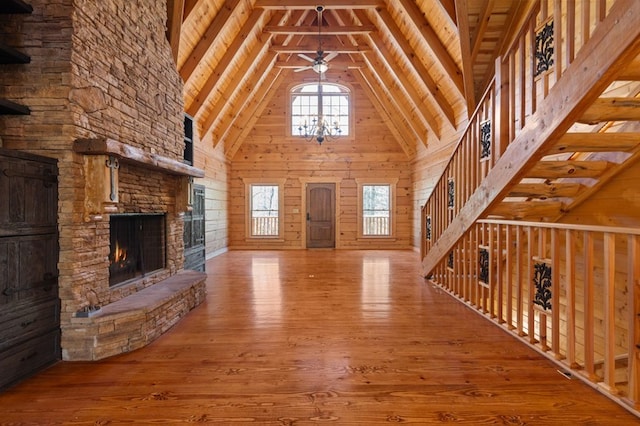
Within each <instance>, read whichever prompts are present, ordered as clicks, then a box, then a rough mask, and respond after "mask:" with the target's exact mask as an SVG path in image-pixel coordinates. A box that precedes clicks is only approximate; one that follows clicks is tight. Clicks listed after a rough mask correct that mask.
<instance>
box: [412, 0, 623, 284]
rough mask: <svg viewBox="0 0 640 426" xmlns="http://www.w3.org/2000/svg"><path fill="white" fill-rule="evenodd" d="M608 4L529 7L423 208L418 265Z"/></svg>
mask: <svg viewBox="0 0 640 426" xmlns="http://www.w3.org/2000/svg"><path fill="white" fill-rule="evenodd" d="M607 3H608V2H606V1H604V0H583V1H580V2H575V1H566V0H542V1H537V2H534V3H533V4H532V7H531V8H530V10H529V11H528V13H527V14H526V17H525V19H524V21H523V24H522V25H521V27H520V30H519V32H517V33H516V34H515V36H514V38H513V40H512V41H511V43H510V44H509V45H508V47H507V49H506V50H505V53H504V54H503V55H502V56H500V57H498V58H497V59H496V65H495V76H494V79H493V80H492V81H491V83H490V84H489V86H488V87H487V89H486V90H485V92H484V95H483V96H482V98H481V99H480V101H479V102H478V106H477V108H476V110H475V111H474V113H473V114H472V115H471V117H470V118H469V122H468V124H467V127H466V129H465V130H464V132H463V133H462V136H461V137H460V139H459V141H458V144H457V146H456V148H455V149H454V151H453V152H452V155H451V157H450V159H449V162H448V164H447V165H446V166H445V168H444V170H443V172H442V175H441V176H440V178H439V180H438V181H437V182H436V184H435V185H434V187H433V189H432V192H431V194H430V196H429V198H428V200H427V201H426V203H425V204H424V206H423V207H422V211H421V229H422V238H421V240H422V241H421V255H422V258H423V260H424V259H425V257H426V256H429V253H430V250H431V248H432V247H433V246H434V245H435V244H436V243H437V241H438V240H439V238H440V237H441V236H442V234H443V233H444V231H445V230H446V229H447V228H448V227H449V225H450V224H451V223H452V221H453V219H454V218H456V217H457V216H458V214H459V213H460V210H461V209H462V207H463V206H464V205H465V204H466V202H467V201H468V200H469V198H470V197H471V196H472V195H473V194H474V193H475V192H476V190H477V189H478V187H479V186H480V184H481V182H482V181H483V179H484V178H485V177H486V176H487V174H488V173H489V171H490V170H491V169H492V168H493V167H494V166H495V165H496V163H497V162H498V160H499V159H500V158H501V156H502V154H503V153H504V152H505V150H506V149H507V147H508V146H509V144H511V143H512V142H513V141H514V140H515V138H516V137H517V136H518V134H519V133H520V131H521V130H522V129H523V128H524V127H525V125H526V124H527V120H528V118H529V117H531V116H532V115H533V114H534V113H535V112H536V109H537V105H538V104H539V103H540V102H541V101H542V100H544V99H545V98H546V97H547V95H548V94H549V92H550V90H551V89H552V87H553V86H554V85H555V84H556V82H557V81H558V80H559V79H560V78H561V77H562V75H563V73H564V72H565V71H566V69H567V68H568V67H569V66H570V65H571V63H572V62H573V60H574V58H575V57H576V55H577V53H578V52H579V51H580V49H581V48H582V47H583V46H584V44H585V43H586V42H587V41H588V40H589V38H590V37H591V34H593V31H594V30H595V28H596V27H597V24H598V23H599V22H600V21H602V20H603V19H604V18H605V17H606V16H607V13H608V12H609V10H610V9H611V6H612V4H611V2H609V4H607ZM434 260H435V261H437V259H431V261H430V262H428V263H429V264H434ZM429 272H430V271H425V273H427V274H428V273H429Z"/></svg>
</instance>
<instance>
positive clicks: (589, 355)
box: [584, 231, 596, 381]
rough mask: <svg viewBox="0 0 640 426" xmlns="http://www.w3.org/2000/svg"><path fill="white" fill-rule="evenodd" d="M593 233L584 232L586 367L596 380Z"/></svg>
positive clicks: (587, 372) (590, 377) (592, 378)
mask: <svg viewBox="0 0 640 426" xmlns="http://www.w3.org/2000/svg"><path fill="white" fill-rule="evenodd" d="M593 263H594V262H593V235H591V232H589V231H585V233H584V364H585V365H584V368H585V373H586V374H587V377H589V379H590V380H592V381H595V380H596V372H595V359H594V356H595V342H594V331H595V330H594V325H595V321H594V303H593V297H594V294H593V266H594V265H593Z"/></svg>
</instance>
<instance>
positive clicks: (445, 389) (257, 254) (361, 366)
mask: <svg viewBox="0 0 640 426" xmlns="http://www.w3.org/2000/svg"><path fill="white" fill-rule="evenodd" d="M207 271H208V273H209V280H208V290H209V293H208V296H207V301H206V302H205V303H204V304H203V305H201V306H200V307H198V308H196V309H195V310H194V311H192V312H191V313H190V314H189V315H187V317H186V318H185V319H183V320H182V321H181V322H180V323H179V324H178V325H176V326H175V327H174V328H173V329H171V330H170V331H168V332H167V333H166V334H165V335H163V336H162V337H160V338H159V339H158V340H156V341H155V342H154V343H152V344H151V345H150V346H148V347H146V348H144V349H141V350H138V351H136V352H133V353H129V354H126V355H122V356H117V357H113V358H110V359H106V360H103V361H100V362H95V363H87V362H78V363H72V362H61V363H58V364H56V365H54V366H53V367H51V368H49V369H48V370H46V371H44V372H42V373H40V374H38V375H37V376H35V377H33V378H31V379H29V380H27V381H25V382H23V383H21V384H19V385H18V386H15V387H13V388H11V389H9V390H8V391H6V392H4V393H3V394H0V424H11V425H15V424H60V423H64V424H94V425H107V424H110V425H112V424H113V425H115V424H124V423H128V424H132V423H133V424H140V423H161V424H178V423H186V422H202V423H217V424H224V425H227V424H228V425H242V424H261V425H305V424H313V423H321V422H329V423H333V424H338V425H350V424H361V425H376V424H387V423H413V424H440V423H458V424H469V425H478V424H503V425H525V424H526V425H554V426H558V425H583V424H584V425H630V424H636V423H640V421H639V419H638V418H637V417H635V416H633V415H632V414H631V413H629V412H628V411H626V410H625V409H624V408H622V407H620V406H619V405H617V404H616V403H614V402H612V401H611V400H609V399H608V398H606V397H605V396H602V395H600V394H599V393H597V392H596V391H595V390H593V389H591V388H590V387H588V386H587V385H585V384H583V383H582V382H580V381H579V380H570V379H567V378H565V377H564V376H562V375H561V374H560V373H558V372H557V370H556V367H555V366H554V365H553V364H552V363H550V362H549V361H548V360H546V359H544V358H543V357H541V356H540V355H538V354H537V353H536V352H534V351H533V350H531V349H529V348H527V347H526V346H524V345H522V344H521V343H519V342H517V341H516V340H515V339H514V338H512V337H511V336H509V335H508V334H507V333H505V332H504V331H502V330H501V329H500V328H498V327H496V326H494V325H492V324H491V323H490V322H488V321H485V320H483V319H482V318H481V317H480V316H479V315H478V314H476V313H474V312H473V311H471V310H470V309H468V308H467V307H465V306H464V305H462V304H461V303H459V302H457V301H456V300H454V299H453V298H451V297H450V296H449V295H447V294H445V293H443V292H442V291H440V290H438V289H437V288H434V287H432V286H430V285H427V284H425V282H424V280H423V279H422V277H421V276H420V262H419V258H418V255H417V254H416V253H414V252H411V251H333V250H317V251H231V252H229V253H226V254H223V255H221V256H218V257H216V258H214V259H212V260H210V261H208V262H207Z"/></svg>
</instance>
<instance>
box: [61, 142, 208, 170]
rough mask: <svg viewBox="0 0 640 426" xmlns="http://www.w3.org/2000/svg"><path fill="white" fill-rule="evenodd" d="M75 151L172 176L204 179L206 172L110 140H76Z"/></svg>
mask: <svg viewBox="0 0 640 426" xmlns="http://www.w3.org/2000/svg"><path fill="white" fill-rule="evenodd" d="M73 150H74V151H75V152H77V153H79V154H85V155H111V156H115V157H118V159H119V160H120V161H123V162H126V163H132V164H137V165H139V166H141V167H147V168H150V169H155V170H160V171H163V172H165V173H168V174H172V175H181V176H191V177H196V178H202V177H204V170H201V169H198V168H196V167H193V166H189V165H188V164H184V163H182V162H180V161H178V160H174V159H171V158H168V157H164V156H162V155H158V154H152V153H149V152H146V151H143V150H142V149H140V148H135V147H133V146H131V145H127V144H125V143H122V142H118V141H116V140H113V139H109V138H95V139H76V140H75V142H74V144H73Z"/></svg>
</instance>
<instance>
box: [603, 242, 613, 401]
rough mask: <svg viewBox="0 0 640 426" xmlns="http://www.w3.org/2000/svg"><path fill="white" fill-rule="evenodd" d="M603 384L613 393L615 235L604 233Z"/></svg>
mask: <svg viewBox="0 0 640 426" xmlns="http://www.w3.org/2000/svg"><path fill="white" fill-rule="evenodd" d="M602 249H603V251H604V292H603V298H602V299H603V302H604V386H605V388H606V389H607V390H608V391H609V392H611V393H615V387H616V383H615V374H616V365H615V364H616V351H615V349H616V348H615V333H616V324H615V315H616V314H615V301H616V294H615V293H616V291H615V290H616V289H615V278H616V257H615V250H616V243H615V236H614V235H613V234H611V233H609V232H607V233H605V234H604V245H603V248H602Z"/></svg>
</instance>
